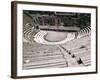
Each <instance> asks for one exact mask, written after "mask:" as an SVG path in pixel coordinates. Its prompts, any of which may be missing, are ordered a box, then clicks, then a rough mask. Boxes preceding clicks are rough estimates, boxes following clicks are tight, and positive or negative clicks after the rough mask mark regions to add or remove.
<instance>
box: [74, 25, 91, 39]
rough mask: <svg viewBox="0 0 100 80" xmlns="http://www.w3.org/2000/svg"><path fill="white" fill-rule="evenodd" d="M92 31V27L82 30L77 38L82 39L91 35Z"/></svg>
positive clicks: (77, 33)
mask: <svg viewBox="0 0 100 80" xmlns="http://www.w3.org/2000/svg"><path fill="white" fill-rule="evenodd" d="M90 31H91V27H90V26H88V27H86V28H83V29H81V30H80V31H79V32H76V33H75V34H76V35H77V36H76V37H77V38H80V37H82V36H85V35H87V34H89V33H90Z"/></svg>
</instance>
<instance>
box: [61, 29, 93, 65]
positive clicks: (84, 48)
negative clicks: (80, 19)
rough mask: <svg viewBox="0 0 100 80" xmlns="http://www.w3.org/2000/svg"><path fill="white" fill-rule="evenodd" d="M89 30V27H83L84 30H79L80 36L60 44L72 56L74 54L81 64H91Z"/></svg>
mask: <svg viewBox="0 0 100 80" xmlns="http://www.w3.org/2000/svg"><path fill="white" fill-rule="evenodd" d="M89 30H90V28H87V29H84V31H81V34H82V35H80V36H81V37H77V38H76V39H73V40H71V41H69V42H67V43H65V44H62V46H63V47H64V48H65V49H67V50H68V51H69V52H70V55H71V56H72V57H73V55H74V58H75V60H76V61H77V62H78V63H79V61H81V65H83V66H88V65H91V36H90V31H89ZM85 31H87V32H85ZM85 34H87V35H85ZM84 35H85V36H84ZM67 54H68V53H67ZM79 65H80V64H79Z"/></svg>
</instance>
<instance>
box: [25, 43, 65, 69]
mask: <svg viewBox="0 0 100 80" xmlns="http://www.w3.org/2000/svg"><path fill="white" fill-rule="evenodd" d="M23 45H24V46H23V47H24V48H23V54H24V55H23V63H24V65H23V69H35V68H49V67H50V68H63V67H67V64H66V61H65V59H64V58H63V55H62V54H61V52H60V50H59V48H58V47H57V46H56V45H53V46H50V45H43V44H38V43H35V42H34V44H33V45H31V44H29V43H23Z"/></svg>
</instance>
